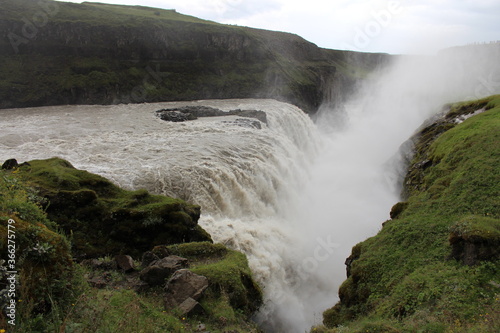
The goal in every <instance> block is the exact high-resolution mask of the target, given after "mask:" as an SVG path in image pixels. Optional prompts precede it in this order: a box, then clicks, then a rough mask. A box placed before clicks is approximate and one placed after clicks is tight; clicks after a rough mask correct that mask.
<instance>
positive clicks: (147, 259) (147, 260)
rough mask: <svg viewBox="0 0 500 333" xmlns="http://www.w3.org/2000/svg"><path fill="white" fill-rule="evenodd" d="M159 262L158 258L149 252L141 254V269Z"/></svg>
mask: <svg viewBox="0 0 500 333" xmlns="http://www.w3.org/2000/svg"><path fill="white" fill-rule="evenodd" d="M157 260H160V258H159V257H158V256H157V255H156V254H154V253H153V252H151V251H146V252H144V253H143V254H142V261H141V266H142V267H148V266H149V265H150V264H151V263H152V262H153V261H157Z"/></svg>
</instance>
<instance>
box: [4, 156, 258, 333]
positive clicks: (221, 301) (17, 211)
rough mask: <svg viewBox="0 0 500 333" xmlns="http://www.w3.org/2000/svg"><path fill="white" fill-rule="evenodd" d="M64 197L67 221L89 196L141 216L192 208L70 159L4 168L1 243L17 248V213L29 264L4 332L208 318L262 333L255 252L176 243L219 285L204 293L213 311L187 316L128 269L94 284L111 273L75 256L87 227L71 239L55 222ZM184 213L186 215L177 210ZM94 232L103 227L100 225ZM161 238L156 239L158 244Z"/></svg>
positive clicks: (119, 327) (180, 326) (165, 326)
mask: <svg viewBox="0 0 500 333" xmlns="http://www.w3.org/2000/svg"><path fill="white" fill-rule="evenodd" d="M62 188H64V190H61V189H62ZM61 196H64V198H65V200H64V204H65V205H66V206H68V207H67V208H68V210H67V211H66V210H64V211H59V215H57V214H55V213H54V212H52V215H57V217H59V221H63V220H62V217H63V216H64V214H67V221H71V223H76V221H75V220H72V218H71V217H72V216H74V215H75V214H76V215H78V214H79V213H78V209H77V208H76V207H75V205H76V206H83V207H84V206H85V203H86V202H87V201H89V200H91V201H96V200H97V198H100V197H102V201H103V202H102V203H101V205H102V206H106V205H110V206H109V207H111V206H113V207H120V208H119V209H118V208H117V211H119V210H120V209H121V210H124V209H125V210H135V214H139V215H140V213H141V212H144V211H152V212H157V213H158V214H160V215H161V212H162V211H164V210H165V209H166V210H169V207H171V206H173V208H175V210H174V213H179V210H178V209H179V208H182V207H183V205H186V204H185V203H184V202H182V201H180V200H177V199H172V198H167V197H163V196H154V195H151V194H149V193H148V192H147V191H145V190H138V191H132V192H131V191H124V190H122V189H120V188H118V187H116V186H115V185H113V184H112V183H110V182H109V181H108V180H106V179H104V178H102V177H100V176H97V175H94V174H91V173H88V172H86V171H82V170H77V169H74V168H73V167H72V165H71V164H70V163H69V162H67V161H64V160H61V159H57V158H54V159H49V160H37V161H31V162H30V165H29V166H22V167H20V168H17V169H14V170H10V171H8V170H0V250H1V251H2V252H1V253H7V242H6V240H7V234H8V233H7V232H8V231H7V225H8V220H9V219H14V220H15V221H16V223H15V226H16V229H15V231H16V242H17V243H16V244H17V245H18V248H17V252H16V255H17V258H16V259H17V262H16V269H18V270H19V275H18V293H17V299H16V301H17V315H18V317H17V318H18V320H17V322H16V326H15V327H11V326H8V325H7V321H6V317H5V316H4V315H3V312H2V314H0V330H1V329H7V328H8V329H9V332H19V333H21V332H33V333H35V332H66V333H76V332H82V333H83V332H103V333H104V332H110V333H111V332H134V333H135V332H145V333H149V332H179V333H180V332H197V326H198V323H199V322H200V321H201V322H202V323H204V324H205V325H206V327H207V330H210V331H211V332H214V333H223V332H228V331H240V332H255V333H257V332H258V329H257V328H256V325H255V324H254V323H252V322H251V321H250V320H249V317H250V316H251V315H252V314H253V312H254V311H256V310H257V308H258V307H259V306H260V304H261V302H262V294H261V291H260V288H259V286H257V285H256V284H255V282H254V281H253V279H252V275H251V272H250V269H249V267H248V263H247V260H246V257H245V256H244V255H243V254H242V253H239V252H236V251H232V250H229V249H228V248H226V247H225V246H223V245H221V244H212V243H210V242H200V243H188V244H185V243H184V244H175V245H170V246H168V247H167V248H168V249H169V251H170V253H172V254H176V255H180V256H183V257H186V258H188V259H189V262H190V265H191V269H192V270H193V271H194V272H195V273H198V274H203V275H205V276H207V278H208V280H209V288H208V289H207V291H206V292H205V293H204V295H203V297H202V298H201V299H200V302H201V304H202V306H203V307H204V308H205V310H206V313H205V314H204V315H199V316H184V317H181V316H179V315H178V313H177V312H176V311H175V310H173V311H166V310H165V308H164V305H163V297H164V291H163V289H162V288H151V289H150V290H149V291H146V292H143V293H137V292H135V291H134V290H130V289H128V288H130V284H129V283H128V282H127V281H128V278H129V276H128V275H127V274H125V273H123V272H119V271H112V272H110V273H109V274H108V275H107V276H108V277H110V279H112V281H111V282H113V283H111V282H110V285H109V286H108V287H106V288H104V289H96V288H91V287H90V286H89V284H88V283H87V279H88V278H89V276H93V275H94V274H97V275H99V274H102V273H103V271H99V270H96V271H93V270H92V269H91V268H89V267H87V266H83V265H80V264H78V263H75V262H74V261H73V257H76V256H78V255H79V252H78V251H79V250H81V249H80V248H78V246H77V244H75V243H76V242H78V239H77V238H78V235H77V232H75V233H73V234H72V235H69V240H68V238H67V237H66V236H65V235H64V232H63V228H60V225H59V224H58V223H56V222H57V221H56V222H54V221H52V220H50V219H49V217H50V216H51V214H49V215H47V212H48V211H50V209H49V208H50V204H51V203H52V205H53V206H54V205H57V203H55V202H53V201H51V200H54V198H60V197H61ZM109 207H108V208H109ZM189 207H190V206H189V205H187V206H186V207H184V208H185V209H189ZM80 208H82V207H80ZM191 208H192V207H191ZM63 212H64V214H63ZM93 212H95V210H93ZM181 217H186V216H183V214H180V216H177V218H181ZM188 217H189V216H188ZM63 222H64V221H63ZM87 222H89V221H87ZM142 222H147V221H142ZM149 222H150V223H151V225H152V226H153V227H154V225H155V224H157V223H158V221H157V220H155V221H149ZM160 222H161V221H160ZM114 227H115V228H119V227H120V225H115V226H114ZM93 233H94V234H98V232H97V231H96V230H94V232H93ZM83 236H85V235H82V237H83ZM100 236H101V237H102V238H103V239H104V240H106V239H108V238H109V234H101V235H100ZM134 237H140V235H139V234H135V235H134ZM85 239H86V240H87V241H92V240H94V241H97V243H96V244H97V245H99V244H100V243H99V240H98V239H97V238H92V237H90V236H89V235H86V238H85ZM128 242H129V243H130V244H133V243H134V239H133V238H132V237H131V238H129V239H128ZM96 244H93V246H95V245H96ZM104 244H105V243H104ZM71 245H73V246H72V247H71ZM153 245H154V243H153V242H151V243H150V244H149V246H150V247H149V248H148V250H149V249H151V247H152V246H153ZM162 247H165V245H161V246H158V247H155V250H158V249H160V248H162ZM155 250H154V251H155ZM112 254H115V253H112ZM110 258H111V257H106V258H105V259H104V261H108V262H109V261H110V260H112V259H110ZM2 259H3V258H2ZM4 268H5V262H2V269H0V289H4V288H5V287H6V285H5V276H4V275H5V274H4V273H5V269H4ZM5 300H6V299H5V298H3V297H2V298H0V306H3V305H5V304H4V303H3V302H4V301H5Z"/></svg>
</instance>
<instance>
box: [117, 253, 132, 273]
mask: <svg viewBox="0 0 500 333" xmlns="http://www.w3.org/2000/svg"><path fill="white" fill-rule="evenodd" d="M115 261H116V265H117V266H118V268H120V269H122V270H123V271H124V272H132V271H133V270H134V266H135V265H134V260H133V259H132V257H131V256H127V255H124V254H119V255H117V256H115Z"/></svg>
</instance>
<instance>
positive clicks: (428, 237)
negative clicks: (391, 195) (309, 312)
mask: <svg viewBox="0 0 500 333" xmlns="http://www.w3.org/2000/svg"><path fill="white" fill-rule="evenodd" d="M499 133H500V96H499V95H496V96H491V97H488V98H484V99H481V100H477V101H469V102H464V103H456V104H453V105H448V106H446V107H445V109H444V112H443V114H442V115H441V117H439V118H438V119H434V120H433V121H432V122H430V123H428V124H426V125H424V126H423V127H422V129H421V130H420V131H419V132H418V133H417V134H416V135H415V136H414V137H413V138H412V140H411V142H412V145H413V146H414V148H415V149H414V150H415V154H414V156H413V157H412V160H411V163H410V164H409V168H408V173H407V176H406V179H405V200H406V201H405V202H401V203H398V204H396V205H395V206H394V207H393V209H392V211H391V220H389V221H386V222H385V223H384V224H383V228H382V230H381V231H380V232H379V233H378V234H377V235H376V236H374V237H372V238H369V239H367V240H366V241H364V242H361V243H359V244H357V245H356V246H355V247H354V248H353V250H352V253H351V256H350V257H349V258H347V260H346V265H347V275H348V277H347V280H346V281H345V282H344V283H343V284H342V285H341V287H340V289H339V297H340V301H339V302H338V303H337V304H336V305H335V306H334V307H333V308H331V309H329V310H327V311H326V312H325V313H324V323H325V325H326V326H327V327H329V329H327V328H324V327H323V328H318V329H319V331H322V332H340V331H341V330H340V328H339V327H340V326H342V332H497V331H498V327H499V325H500V315H499V314H500V312H499V308H500V302H499V294H500V280H499V276H500V275H499V272H500V261H499V259H500V252H499V245H500V215H499V212H500V201H499V198H500V193H499V190H500V186H499V185H500V172H499V167H498V166H499V163H498V161H499V158H500V151H499V146H498V142H499V139H500V137H499Z"/></svg>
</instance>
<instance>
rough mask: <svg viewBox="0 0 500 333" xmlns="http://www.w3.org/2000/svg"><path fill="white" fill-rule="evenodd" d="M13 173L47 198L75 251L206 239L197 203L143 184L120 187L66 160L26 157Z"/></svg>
mask: <svg viewBox="0 0 500 333" xmlns="http://www.w3.org/2000/svg"><path fill="white" fill-rule="evenodd" d="M18 176H19V177H20V178H21V179H23V180H24V181H25V182H27V183H28V184H30V186H32V187H34V188H36V190H37V191H38V193H39V195H40V196H43V197H44V198H45V199H46V200H47V204H46V205H45V206H44V208H45V209H46V212H47V214H48V217H49V219H51V220H53V221H55V222H56V223H57V224H58V225H59V226H60V227H61V228H62V229H63V230H64V232H65V233H67V234H68V235H72V242H73V246H74V252H75V254H76V255H77V256H79V257H99V256H104V255H108V254H119V253H123V254H129V255H132V256H140V255H141V254H142V252H144V251H146V250H148V249H150V248H151V247H153V246H155V245H160V244H175V243H182V242H192V241H211V237H210V235H209V234H208V233H207V232H205V231H204V230H203V229H202V228H201V227H200V226H199V225H198V219H199V217H200V207H199V206H197V205H192V204H189V203H187V202H184V201H182V200H180V199H174V198H169V197H166V196H161V195H152V194H149V193H148V192H147V191H145V190H139V191H126V190H123V189H121V188H119V187H118V186H116V185H114V184H113V183H111V182H110V181H108V180H107V179H105V178H103V177H101V176H98V175H95V174H92V173H89V172H87V171H83V170H78V169H75V168H74V167H73V166H72V165H71V164H70V163H69V162H67V161H65V160H62V159H59V158H52V159H48V160H35V161H30V162H29V165H25V166H22V167H20V168H19V172H18Z"/></svg>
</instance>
